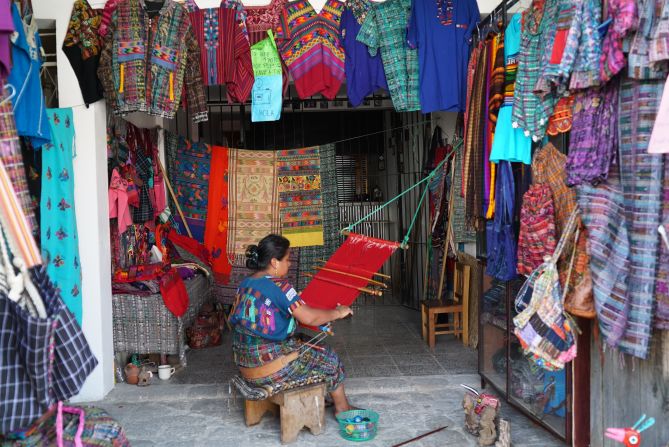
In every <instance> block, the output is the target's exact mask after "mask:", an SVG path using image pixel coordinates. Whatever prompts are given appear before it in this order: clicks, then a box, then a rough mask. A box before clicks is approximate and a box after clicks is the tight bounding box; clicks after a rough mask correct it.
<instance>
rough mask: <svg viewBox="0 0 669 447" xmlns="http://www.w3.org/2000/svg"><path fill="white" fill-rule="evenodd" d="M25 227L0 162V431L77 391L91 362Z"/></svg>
mask: <svg viewBox="0 0 669 447" xmlns="http://www.w3.org/2000/svg"><path fill="white" fill-rule="evenodd" d="M27 228H29V227H28V225H27V220H26V218H25V215H24V214H23V211H22V210H21V209H20V207H18V201H17V199H16V196H15V194H14V190H13V187H12V185H11V183H10V182H9V177H8V175H7V172H6V171H5V168H4V165H3V164H2V162H0V352H1V353H2V367H1V368H0V389H4V390H11V393H0V433H7V432H10V431H15V430H19V429H21V428H24V427H27V426H29V425H30V424H31V423H32V422H33V421H34V420H36V419H37V418H39V417H40V416H42V414H43V413H44V412H45V411H47V409H48V408H49V407H50V406H51V405H52V404H54V403H55V402H57V401H59V400H67V399H69V398H71V397H72V396H74V395H75V394H77V393H78V392H79V390H80V389H81V386H82V385H83V383H84V381H85V380H86V378H87V377H88V375H89V374H90V373H91V372H92V371H93V369H94V368H95V366H96V365H97V359H96V358H95V357H94V356H93V354H92V352H91V351H90V348H89V346H88V343H87V342H86V339H85V338H84V335H83V333H82V332H81V328H80V327H79V324H78V323H77V322H76V319H75V318H74V315H73V314H72V312H70V311H69V310H68V309H67V307H65V304H64V303H63V301H62V299H61V298H60V295H59V293H58V292H57V290H56V289H55V288H54V286H53V284H52V283H51V282H50V281H49V279H48V276H47V274H46V269H45V268H44V267H43V266H40V265H39V263H40V262H41V259H40V257H39V251H37V249H36V244H35V241H34V239H32V236H31V235H30V233H29V232H27V230H26V229H27ZM10 251H11V254H12V258H11V261H10V256H9V254H10Z"/></svg>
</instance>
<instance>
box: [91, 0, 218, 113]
mask: <svg viewBox="0 0 669 447" xmlns="http://www.w3.org/2000/svg"><path fill="white" fill-rule="evenodd" d="M108 32H109V36H108V37H107V39H106V40H105V45H104V47H103V50H102V54H101V56H100V68H99V69H98V76H99V77H100V80H101V81H102V85H103V87H104V90H105V97H106V99H107V103H108V105H109V106H110V107H111V109H112V110H113V112H114V113H115V114H118V115H123V114H127V113H130V112H137V111H141V112H147V113H149V114H150V115H156V116H162V117H165V118H173V117H174V115H175V114H176V111H177V109H178V107H179V103H180V101H181V97H182V93H183V91H184V90H185V92H186V96H187V100H188V108H189V111H190V113H191V115H192V117H193V121H195V122H200V121H206V120H207V107H206V102H205V96H204V88H203V86H202V77H201V74H200V49H199V47H198V44H197V40H196V38H195V35H194V33H193V29H192V27H191V23H190V18H189V15H188V11H187V10H186V8H185V7H184V6H183V5H181V4H178V3H176V2H174V1H173V0H165V4H164V5H163V7H162V9H161V10H160V12H159V13H158V14H157V15H155V16H153V17H150V16H149V14H148V13H147V11H146V9H145V6H144V1H143V0H126V1H123V2H121V3H119V4H118V6H117V8H116V10H115V11H114V13H113V14H112V18H111V22H110V26H109V31H108Z"/></svg>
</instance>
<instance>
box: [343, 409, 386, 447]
mask: <svg viewBox="0 0 669 447" xmlns="http://www.w3.org/2000/svg"><path fill="white" fill-rule="evenodd" d="M337 421H338V422H339V434H340V435H341V437H342V438H344V439H346V440H347V441H354V442H363V441H370V440H372V439H374V437H375V436H376V427H377V425H378V423H379V414H378V413H376V412H375V411H371V410H351V411H344V412H342V413H340V414H338V415H337Z"/></svg>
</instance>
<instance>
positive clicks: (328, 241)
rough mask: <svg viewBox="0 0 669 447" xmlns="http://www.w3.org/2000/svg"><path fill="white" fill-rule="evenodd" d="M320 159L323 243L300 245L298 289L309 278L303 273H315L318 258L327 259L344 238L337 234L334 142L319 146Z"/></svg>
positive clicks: (337, 215)
mask: <svg viewBox="0 0 669 447" xmlns="http://www.w3.org/2000/svg"><path fill="white" fill-rule="evenodd" d="M319 155H320V159H321V197H322V202H323V218H322V221H323V245H320V246H312V247H302V248H301V249H300V257H299V263H298V264H299V272H298V281H297V283H298V290H302V289H304V288H305V287H306V285H307V283H308V282H309V280H310V278H309V277H307V276H305V275H303V273H315V270H314V267H315V266H316V265H318V264H319V262H318V260H319V259H329V258H330V256H332V254H333V253H334V252H335V251H336V250H337V248H338V247H339V245H340V244H341V243H342V241H343V240H344V238H343V237H342V236H341V235H340V234H339V230H341V228H340V224H339V198H338V196H337V175H336V165H337V163H336V150H335V145H334V144H328V145H325V146H320V147H319Z"/></svg>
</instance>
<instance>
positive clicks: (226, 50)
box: [188, 1, 253, 102]
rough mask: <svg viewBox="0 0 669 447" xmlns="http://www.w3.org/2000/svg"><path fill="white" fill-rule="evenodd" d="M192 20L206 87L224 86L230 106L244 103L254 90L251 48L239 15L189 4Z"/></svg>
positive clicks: (233, 12)
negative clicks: (233, 103)
mask: <svg viewBox="0 0 669 447" xmlns="http://www.w3.org/2000/svg"><path fill="white" fill-rule="evenodd" d="M188 8H189V10H190V20H191V25H192V26H193V31H194V32H195V37H196V38H197V42H198V44H199V46H200V71H201V73H202V78H203V79H202V80H203V82H204V84H205V85H221V84H225V86H226V94H227V96H228V101H229V102H234V101H237V102H245V101H246V100H247V99H248V98H249V95H250V94H251V88H252V87H253V65H252V63H251V47H250V46H249V40H248V38H247V37H246V36H245V35H244V31H243V29H242V23H241V22H240V21H238V20H237V15H238V13H237V11H235V9H233V8H226V7H224V6H223V5H219V7H218V8H206V9H200V8H198V6H197V4H195V2H194V1H190V2H188Z"/></svg>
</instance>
